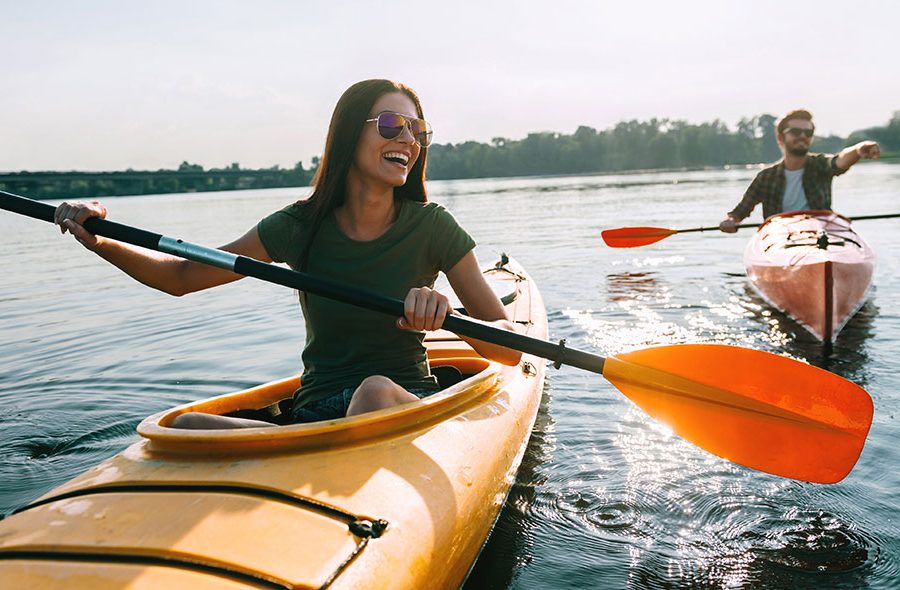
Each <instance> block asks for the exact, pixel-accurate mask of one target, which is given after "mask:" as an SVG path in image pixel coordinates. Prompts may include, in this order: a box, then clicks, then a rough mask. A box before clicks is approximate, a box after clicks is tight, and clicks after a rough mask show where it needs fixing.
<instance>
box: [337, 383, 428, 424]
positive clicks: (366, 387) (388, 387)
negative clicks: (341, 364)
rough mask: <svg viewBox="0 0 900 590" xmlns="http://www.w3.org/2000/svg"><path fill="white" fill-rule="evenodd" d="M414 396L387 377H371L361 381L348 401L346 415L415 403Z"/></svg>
mask: <svg viewBox="0 0 900 590" xmlns="http://www.w3.org/2000/svg"><path fill="white" fill-rule="evenodd" d="M416 399H418V398H416V396H414V395H413V394H411V393H409V392H408V391H406V390H405V389H403V388H402V387H400V386H399V385H397V384H396V383H394V382H393V381H391V380H390V379H388V378H387V377H383V376H381V375H372V376H371V377H366V378H365V379H363V381H362V383H360V384H359V387H357V388H356V391H354V392H353V398H352V399H351V401H350V408H349V409H348V412H347V414H348V415H352V414H358V413H362V412H371V411H374V410H378V409H381V408H389V407H391V406H396V405H398V404H404V403H406V402H410V401H415V400H416Z"/></svg>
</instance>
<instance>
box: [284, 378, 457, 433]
mask: <svg viewBox="0 0 900 590" xmlns="http://www.w3.org/2000/svg"><path fill="white" fill-rule="evenodd" d="M354 391H356V387H345V388H344V389H342V390H340V391H339V392H337V393H335V394H334V395H331V396H329V397H326V398H322V399H319V400H316V401H314V402H310V403H308V404H306V405H305V406H302V407H299V408H294V410H293V418H294V419H293V423H294V424H301V423H305V422H319V421H320V420H337V419H338V418H344V417H346V416H347V408H349V407H350V400H351V399H353V392H354ZM406 391H408V392H410V393H411V394H413V395H414V396H416V397H417V398H419V399H422V398H425V397H428V396H429V395H434V394H435V393H437V392H438V391H440V387H439V386H438V385H435V386H434V387H409V388H407V389H406Z"/></svg>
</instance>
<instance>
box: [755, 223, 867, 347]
mask: <svg viewBox="0 0 900 590" xmlns="http://www.w3.org/2000/svg"><path fill="white" fill-rule="evenodd" d="M744 266H746V267H747V276H748V277H749V279H750V282H751V283H752V284H753V287H754V288H755V289H756V290H757V292H759V294H760V295H761V296H762V297H763V299H765V300H766V301H767V302H768V303H769V304H771V305H772V306H773V307H776V308H778V309H779V310H781V311H782V312H784V313H786V314H787V315H789V316H791V317H792V318H794V319H795V320H797V321H798V322H799V323H800V324H802V325H803V326H804V327H805V328H806V329H807V330H809V331H810V332H812V334H813V335H814V336H815V337H816V338H818V339H819V340H822V341H823V342H828V343H830V342H833V341H834V339H835V337H836V336H837V335H838V333H839V332H840V331H841V328H843V327H844V324H846V323H847V320H849V319H850V317H852V316H853V314H855V313H856V312H857V310H859V308H860V307H861V306H862V304H863V303H864V302H865V299H866V295H867V293H868V290H869V285H870V284H871V282H872V273H873V270H874V267H875V255H874V253H873V252H872V249H871V248H870V247H869V245H868V244H867V243H866V242H865V240H863V239H862V237H861V236H860V235H859V234H857V233H856V232H855V231H854V230H853V228H852V227H851V224H850V220H849V219H847V218H846V217H844V216H842V215H838V214H837V213H834V212H832V211H793V212H790V213H782V214H780V215H773V216H772V217H770V218H768V219H767V220H766V222H765V223H764V224H763V225H762V226H760V228H759V229H758V230H757V232H756V234H754V236H753V238H752V239H751V240H750V242H749V243H748V244H747V247H746V248H745V249H744Z"/></svg>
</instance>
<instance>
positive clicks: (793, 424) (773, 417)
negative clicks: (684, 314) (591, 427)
mask: <svg viewBox="0 0 900 590" xmlns="http://www.w3.org/2000/svg"><path fill="white" fill-rule="evenodd" d="M603 376H604V377H606V378H607V379H609V381H610V382H611V383H612V384H613V385H615V386H616V387H617V388H618V389H619V390H620V391H621V392H622V393H624V394H625V395H626V396H628V398H630V399H631V400H632V401H633V402H634V403H636V404H637V405H638V406H640V407H641V408H642V409H643V410H644V411H646V412H647V413H648V414H650V415H651V416H653V417H654V418H656V419H658V420H660V421H661V422H663V423H665V424H667V425H668V426H670V427H671V428H672V429H673V430H674V431H675V432H676V433H677V434H678V435H679V436H681V437H683V438H685V439H686V440H688V441H690V442H692V443H694V444H696V445H698V446H700V447H702V448H704V449H706V450H708V451H710V452H711V453H713V454H715V455H718V456H719V457H722V458H724V459H728V460H729V461H733V462H735V463H739V464H741V465H744V466H746V467H752V468H753V469H758V470H760V471H765V472H766V473H772V474H774V475H780V476H783V477H790V478H793V479H800V480H804V481H810V482H815V483H835V482H838V481H840V480H842V479H843V478H844V477H845V476H846V475H847V474H848V473H849V472H850V470H851V469H852V468H853V466H854V465H855V464H856V461H857V459H858V458H859V454H860V453H861V452H862V448H863V445H864V444H865V441H866V436H867V435H868V433H869V426H870V425H871V424H872V399H871V398H870V397H869V394H868V393H866V391H865V390H864V389H863V388H861V387H859V386H858V385H856V384H854V383H851V382H850V381H847V380H846V379H844V378H842V377H839V376H837V375H834V374H833V373H829V372H828V371H824V370H822V369H819V368H817V367H813V366H810V365H807V364H805V363H801V362H800V361H796V360H793V359H789V358H787V357H783V356H779V355H775V354H771V353H767V352H762V351H759V350H753V349H749V348H739V347H736V346H723V345H718V344H679V345H673V346H661V347H657V348H646V349H642V350H636V351H634V352H628V353H624V354H620V355H616V356H611V357H608V358H607V359H606V363H605V364H604V367H603Z"/></svg>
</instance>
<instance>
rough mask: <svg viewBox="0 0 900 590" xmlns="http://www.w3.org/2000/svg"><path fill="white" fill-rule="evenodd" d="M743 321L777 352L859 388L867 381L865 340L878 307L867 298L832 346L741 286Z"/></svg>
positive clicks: (871, 328)
mask: <svg viewBox="0 0 900 590" xmlns="http://www.w3.org/2000/svg"><path fill="white" fill-rule="evenodd" d="M744 297H745V298H746V299H745V301H746V303H745V307H746V309H747V310H748V311H749V312H750V313H748V316H747V318H748V319H749V320H750V321H752V322H754V323H756V324H757V325H758V326H759V328H760V330H765V331H766V332H767V333H768V334H769V335H770V336H771V338H770V341H772V342H775V341H777V342H778V344H779V352H784V353H787V354H788V355H790V356H793V357H797V358H802V359H804V360H806V361H807V362H809V363H810V364H812V365H814V366H817V367H819V368H822V369H825V370H826V371H831V372H832V373H835V374H837V375H840V376H841V377H844V378H845V379H849V380H850V381H853V382H854V383H856V384H858V385H860V386H861V387H865V386H866V382H867V380H868V374H869V371H868V362H869V354H868V344H867V343H868V341H869V340H870V339H871V338H872V337H873V335H874V329H875V321H876V319H877V318H878V316H879V307H878V305H877V304H876V303H875V301H874V299H873V298H871V297H870V298H869V299H868V300H867V301H866V302H865V303H864V304H863V306H862V307H861V308H860V309H859V311H857V312H856V314H854V315H853V316H852V317H851V318H850V319H849V320H848V321H847V324H846V325H845V326H844V328H843V329H842V330H841V331H840V333H839V334H838V336H837V338H836V339H835V341H834V343H833V344H832V345H830V346H829V345H826V344H823V343H822V342H821V341H820V340H818V339H817V338H816V337H815V336H813V335H812V334H810V333H809V331H808V330H807V329H806V328H804V327H803V326H802V325H801V324H800V323H799V322H797V321H796V320H794V319H793V318H791V317H790V316H788V315H787V314H784V313H782V312H780V311H778V310H777V309H774V308H772V307H771V306H769V304H767V303H766V302H765V301H764V300H763V299H762V298H761V297H760V296H759V294H757V293H756V291H754V290H753V288H752V287H750V286H749V285H745V288H744Z"/></svg>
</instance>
